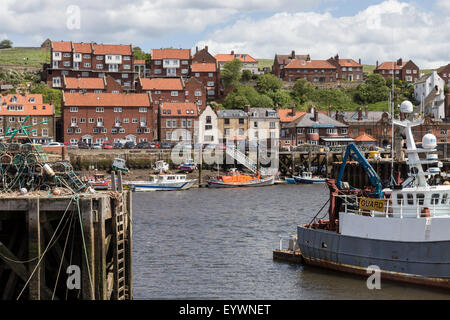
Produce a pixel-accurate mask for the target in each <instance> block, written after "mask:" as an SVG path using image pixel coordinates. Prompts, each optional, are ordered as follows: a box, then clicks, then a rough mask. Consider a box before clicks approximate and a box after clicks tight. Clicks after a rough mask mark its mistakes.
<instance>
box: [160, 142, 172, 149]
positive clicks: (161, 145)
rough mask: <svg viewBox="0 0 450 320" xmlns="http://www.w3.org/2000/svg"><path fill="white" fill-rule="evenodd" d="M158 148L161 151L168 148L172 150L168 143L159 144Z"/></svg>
mask: <svg viewBox="0 0 450 320" xmlns="http://www.w3.org/2000/svg"><path fill="white" fill-rule="evenodd" d="M159 147H160V148H161V149H170V148H172V144H171V143H170V142H161V144H160V145H159Z"/></svg>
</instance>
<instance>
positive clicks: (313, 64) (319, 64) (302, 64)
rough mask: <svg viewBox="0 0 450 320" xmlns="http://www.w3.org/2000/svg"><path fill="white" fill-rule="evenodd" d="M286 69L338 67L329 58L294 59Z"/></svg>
mask: <svg viewBox="0 0 450 320" xmlns="http://www.w3.org/2000/svg"><path fill="white" fill-rule="evenodd" d="M285 68H286V69H336V67H335V66H333V65H332V64H331V63H329V62H328V61H327V60H310V61H305V60H292V61H291V62H290V63H289V64H288V65H287V66H286V67H285Z"/></svg>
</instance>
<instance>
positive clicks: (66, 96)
mask: <svg viewBox="0 0 450 320" xmlns="http://www.w3.org/2000/svg"><path fill="white" fill-rule="evenodd" d="M62 115H63V123H64V124H63V129H64V134H63V136H64V142H65V143H77V142H80V141H84V142H86V143H89V144H91V143H103V142H105V141H109V142H111V143H112V142H114V141H119V140H131V141H135V142H136V143H137V142H143V141H152V140H154V130H153V123H154V121H153V119H154V116H153V115H154V112H153V111H152V103H151V96H150V95H149V94H146V93H133V94H127V93H67V92H63V99H62Z"/></svg>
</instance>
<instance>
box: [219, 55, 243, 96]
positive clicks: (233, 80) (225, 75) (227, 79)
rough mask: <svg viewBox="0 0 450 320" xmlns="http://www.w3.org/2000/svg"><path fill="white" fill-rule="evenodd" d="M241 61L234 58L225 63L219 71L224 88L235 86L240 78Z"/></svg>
mask: <svg viewBox="0 0 450 320" xmlns="http://www.w3.org/2000/svg"><path fill="white" fill-rule="evenodd" d="M241 69H242V62H241V60H239V59H234V60H232V61H229V62H227V63H225V65H224V66H223V70H222V71H221V72H220V77H221V79H222V81H223V85H224V87H225V89H228V88H231V87H234V86H236V85H237V84H238V83H239V80H240V79H241V76H242V73H241Z"/></svg>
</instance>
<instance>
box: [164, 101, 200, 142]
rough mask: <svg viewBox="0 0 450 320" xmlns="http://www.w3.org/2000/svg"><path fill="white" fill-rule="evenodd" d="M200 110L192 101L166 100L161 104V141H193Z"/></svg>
mask: <svg viewBox="0 0 450 320" xmlns="http://www.w3.org/2000/svg"><path fill="white" fill-rule="evenodd" d="M198 116H199V110H198V108H197V106H196V104H195V103H192V102H164V103H161V104H160V105H159V113H158V123H159V124H158V139H159V141H161V142H172V143H174V142H180V141H184V142H188V143H193V138H194V133H195V127H194V125H195V121H198Z"/></svg>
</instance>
